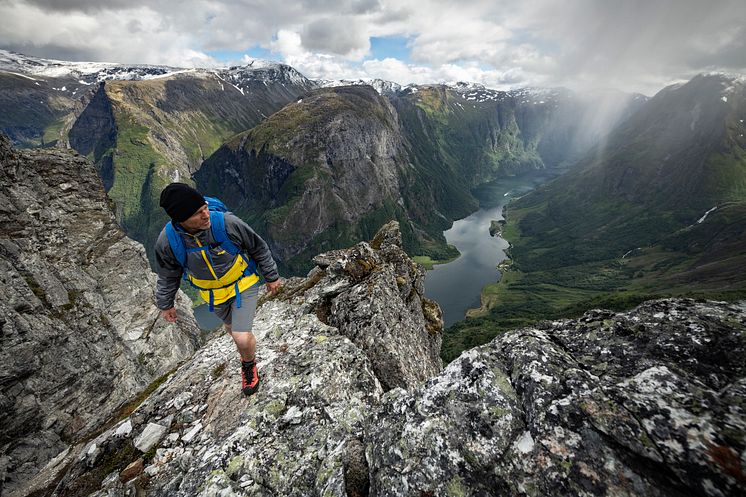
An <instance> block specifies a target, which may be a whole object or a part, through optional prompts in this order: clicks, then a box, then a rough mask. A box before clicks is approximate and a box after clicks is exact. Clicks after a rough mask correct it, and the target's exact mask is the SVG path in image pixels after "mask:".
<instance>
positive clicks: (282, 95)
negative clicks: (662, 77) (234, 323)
mask: <svg viewBox="0 0 746 497" xmlns="http://www.w3.org/2000/svg"><path fill="white" fill-rule="evenodd" d="M0 81H4V82H5V83H2V84H5V87H6V88H7V90H6V91H4V92H3V100H2V101H0V110H2V111H3V113H2V114H3V115H4V116H6V117H5V120H4V121H3V122H0V126H2V130H3V131H4V132H5V133H7V134H8V135H9V136H10V137H11V139H13V140H14V142H15V143H16V144H18V145H21V146H41V145H50V144H54V143H59V144H60V145H62V146H70V147H71V148H73V149H75V150H77V151H78V152H79V153H81V154H82V155H85V156H87V157H88V158H90V159H91V160H92V161H94V163H95V164H96V166H97V168H98V170H99V172H100V174H101V176H102V178H103V180H104V185H105V187H106V188H107V192H108V194H109V196H110V197H111V198H112V200H113V201H114V203H115V205H116V214H117V219H118V221H119V222H120V224H121V225H122V226H123V227H124V229H125V231H126V232H127V233H128V234H129V235H130V236H132V237H133V238H135V239H137V240H139V241H141V242H143V243H144V244H145V245H146V248H149V247H152V243H153V241H154V239H155V236H156V235H157V233H158V231H159V230H160V228H161V227H162V225H163V224H164V222H165V221H166V219H165V215H164V214H163V213H161V211H160V209H158V208H157V199H158V193H159V192H160V190H161V189H162V187H163V186H164V185H165V184H167V183H169V182H171V181H174V180H179V179H180V180H183V181H191V179H190V178H191V176H192V175H194V177H195V180H196V181H198V182H201V183H200V185H206V182H205V179H204V178H205V176H206V175H205V174H204V173H202V174H200V173H199V172H198V171H199V170H200V168H201V167H202V164H203V163H204V164H209V165H210V170H211V171H213V172H215V173H216V174H215V175H216V177H217V176H219V177H223V178H229V174H228V173H227V172H225V173H223V174H220V173H217V169H219V167H218V166H216V164H219V163H220V164H225V161H224V160H223V159H224V157H225V154H226V152H225V150H221V146H222V145H223V144H224V143H225V146H226V147H228V148H231V147H233V149H235V147H236V142H237V140H239V138H236V137H234V136H233V135H235V134H237V133H248V134H249V135H250V136H251V137H252V139H253V142H252V143H251V146H252V147H253V149H256V150H257V151H259V150H261V148H262V146H263V145H264V144H263V143H259V144H257V143H255V142H256V141H257V140H262V139H265V138H266V137H267V136H268V134H271V133H272V132H273V131H275V129H274V128H273V126H275V127H276V125H277V124H278V123H280V124H281V125H282V126H285V127H286V129H285V132H286V133H287V132H290V131H292V127H291V126H294V125H296V124H298V125H300V126H301V127H302V128H303V129H304V134H303V135H302V138H301V139H295V140H294V141H293V143H292V144H290V143H288V144H285V148H283V150H282V151H278V150H274V153H273V154H271V155H273V157H276V158H280V159H282V160H283V161H285V162H287V163H288V164H289V166H292V169H293V170H294V171H295V170H298V171H303V172H309V171H310V170H311V168H312V167H314V166H313V164H316V166H315V167H316V168H318V167H319V166H318V164H319V163H320V161H321V162H323V160H326V158H323V157H307V156H306V155H304V154H306V153H309V152H312V151H310V150H304V148H305V147H306V142H307V143H314V142H315V143H324V141H325V140H328V137H326V136H321V135H319V133H324V132H325V131H324V130H325V128H324V126H320V125H319V126H316V125H311V124H310V121H309V122H305V121H303V119H306V118H309V119H318V120H319V122H321V121H324V122H331V121H333V120H336V121H339V122H338V124H337V125H336V126H337V127H336V129H337V130H339V129H345V130H347V135H346V136H347V138H348V140H347V141H348V142H349V141H350V140H352V141H360V140H363V141H364V140H366V139H367V138H365V137H360V136H359V132H356V130H358V131H361V130H366V129H380V130H384V129H388V130H390V136H389V137H380V138H379V141H380V142H381V143H379V145H380V144H382V143H384V142H386V143H388V141H389V140H394V141H396V142H397V144H396V145H393V146H394V148H395V149H396V150H395V151H393V149H392V151H383V153H379V151H375V150H372V149H370V148H369V147H368V146H354V147H352V148H351V149H350V150H347V151H346V152H345V154H347V155H346V158H345V160H347V161H348V164H347V165H346V166H344V167H342V168H340V167H332V168H331V169H330V170H329V172H331V173H332V174H331V176H329V177H328V178H329V183H328V184H329V185H333V186H334V189H335V191H334V195H327V196H326V197H325V198H324V200H323V201H322V202H321V204H320V206H319V207H320V208H321V209H322V210H323V211H324V214H323V215H322V218H324V219H327V221H322V222H321V224H319V223H318V222H316V223H315V224H317V226H316V227H315V229H314V230H312V231H315V232H314V233H313V235H312V236H310V237H309V236H307V235H308V233H303V234H301V233H298V235H297V236H296V240H290V237H289V235H288V233H287V232H288V230H290V229H291V226H293V225H294V226H301V225H303V226H305V225H307V224H314V223H307V222H306V221H308V219H307V218H304V217H303V216H300V218H293V219H290V220H283V222H284V223H285V227H284V228H282V227H279V228H278V226H277V223H276V221H277V217H278V214H279V215H282V214H283V212H285V211H287V212H293V205H295V204H294V203H293V202H295V200H294V198H295V197H294V196H293V195H285V194H284V193H283V195H285V196H282V195H281V196H280V197H277V198H272V199H271V201H268V197H267V194H269V195H273V194H274V193H272V192H271V191H270V192H269V193H267V192H264V193H261V194H260V195H259V197H260V198H261V199H263V200H262V201H261V202H258V201H257V200H256V199H253V198H252V199H249V198H245V197H241V198H235V197H233V196H232V195H229V197H230V200H231V202H233V203H232V204H231V203H229V206H231V207H233V205H235V206H236V207H235V209H236V210H237V211H239V212H241V213H242V214H245V215H249V216H250V217H251V219H252V220H254V221H256V222H257V229H258V230H259V231H260V233H261V234H263V235H265V236H267V238H268V239H269V241H270V244H271V246H272V248H273V250H274V251H275V252H276V253H278V254H280V262H281V265H282V266H283V267H284V269H285V270H286V271H289V272H291V273H297V272H302V271H303V270H307V269H308V268H309V262H308V259H307V256H308V254H311V253H315V252H317V251H318V250H320V249H326V248H331V247H339V246H344V245H345V244H348V243H349V241H350V240H351V238H350V236H352V237H353V238H354V237H355V236H357V234H360V235H361V236H365V237H369V236H372V234H373V233H374V232H375V229H376V226H374V225H375V224H378V223H379V221H380V220H383V219H385V218H392V217H394V218H397V219H399V220H400V221H401V222H402V226H403V228H402V231H403V233H404V237H405V246H406V247H407V250H409V251H410V252H413V253H417V254H424V255H429V256H431V257H432V258H433V259H436V260H437V259H448V258H450V257H453V256H454V255H455V252H454V251H453V249H452V248H449V247H448V246H447V245H446V244H445V239H444V238H443V236H442V231H443V230H444V229H446V228H447V227H448V226H449V225H450V223H451V222H452V221H453V220H454V219H457V218H459V217H463V216H464V215H466V214H468V213H469V212H471V211H473V210H474V209H475V208H476V206H477V201H476V199H475V198H474V197H473V196H472V195H471V192H470V190H471V188H473V187H474V186H476V185H478V184H480V183H483V182H485V181H489V180H491V179H495V178H497V177H500V176H504V175H514V174H520V173H524V172H526V171H532V170H536V169H544V168H548V169H553V168H561V167H566V166H567V164H568V163H570V162H572V159H573V158H574V157H576V156H578V155H579V154H581V153H582V152H583V151H584V150H585V149H587V148H588V147H589V146H591V145H592V144H593V143H595V142H596V141H597V140H598V138H599V136H600V135H602V134H603V133H602V131H603V130H601V129H600V128H599V127H595V128H593V130H591V129H590V128H588V127H584V126H583V123H584V122H587V121H588V120H589V119H591V117H589V116H592V115H595V112H594V109H598V108H599V107H601V106H604V108H608V109H610V111H609V112H607V113H606V115H605V116H604V118H603V120H604V121H603V123H602V124H603V126H602V127H603V128H604V129H608V128H609V127H610V126H612V125H613V123H614V122H616V121H617V120H618V119H620V118H622V117H624V116H625V115H627V114H628V113H629V112H631V111H632V110H633V109H634V108H636V106H637V105H639V104H640V103H641V102H643V101H644V100H645V98H644V97H642V96H639V95H624V94H609V93H606V94H596V95H576V94H573V93H572V92H569V91H567V90H562V89H556V90H546V89H524V90H516V91H509V92H503V91H495V90H490V89H487V88H484V87H482V86H479V85H473V84H465V83H460V84H455V85H451V86H448V85H426V86H409V87H404V88H402V87H400V86H398V85H395V84H391V83H387V82H381V81H379V82H372V83H373V85H374V87H376V88H377V89H378V90H380V92H381V95H380V96H379V95H376V94H375V93H374V92H368V91H366V90H363V89H362V86H367V85H359V84H354V85H350V84H347V83H349V82H337V83H332V82H328V81H326V82H315V81H310V80H308V79H306V78H304V77H303V76H302V75H300V74H299V73H298V72H297V71H295V70H294V69H292V68H291V67H289V66H285V65H282V64H276V63H267V62H255V63H252V64H249V65H247V66H243V67H233V68H229V69H225V70H184V69H176V68H169V67H159V66H121V65H113V64H90V63H85V64H81V63H65V62H60V61H48V60H43V59H34V58H30V57H25V56H20V55H18V54H13V53H10V52H2V53H0ZM356 83H360V82H356ZM340 86H357V87H359V88H358V90H349V91H347V92H345V91H341V90H340V89H339V87H340ZM354 91H358V92H362V93H360V94H359V95H358V97H356V98H357V100H356V102H357V103H361V102H365V104H364V108H365V109H367V110H370V109H387V110H386V111H385V112H378V113H372V114H370V115H364V113H363V112H351V113H347V114H344V113H341V114H339V115H337V114H336V111H337V109H338V106H341V107H340V108H345V105H348V106H349V101H347V103H346V104H345V98H348V97H349V98H352V97H351V96H350V95H352V92H354ZM314 92H315V93H314ZM309 93H311V94H313V95H320V94H325V95H326V97H325V98H321V97H318V96H312V95H309V98H311V100H310V101H311V102H316V101H318V102H324V105H322V106H321V107H320V108H319V109H315V110H314V111H313V112H308V110H306V111H303V109H309V100H306V103H305V104H304V103H303V102H302V101H301V102H298V100H303V97H304V96H305V95H306V94H309ZM345 95H346V96H345ZM366 100H367V101H366ZM384 100H387V101H388V103H384ZM602 103H603V105H601V104H602ZM286 106H287V107H286ZM296 111H299V112H300V114H298V115H293V118H295V119H300V120H301V121H302V122H300V121H292V122H291V121H287V122H284V123H283V120H287V119H288V118H289V117H290V116H291V114H295V113H296ZM276 112H281V114H278V115H273V114H274V113H276ZM304 112H305V113H304ZM321 114H328V115H326V116H321ZM317 124H318V123H317ZM255 126H259V128H258V129H252V128H254V127H255ZM371 126H372V128H371ZM326 131H328V129H326ZM278 139H279V138H273V140H275V141H276V140H278ZM55 140H59V142H56V141H55ZM326 145H331V144H324V146H326ZM369 145H370V146H373V144H369ZM293 147H295V149H293ZM214 153H217V156H216V157H215V158H213V157H211V156H212V154H214ZM389 153H393V156H392V160H394V162H395V163H396V164H397V167H396V175H395V176H396V178H393V177H391V178H388V179H386V180H385V182H384V184H385V185H388V186H384V187H383V188H379V189H376V188H373V189H372V191H371V192H368V195H367V198H368V204H369V205H365V206H363V205H357V206H356V207H354V209H353V210H354V212H350V213H347V214H344V215H339V214H340V213H341V211H340V209H342V210H344V209H345V208H347V207H351V204H350V203H349V200H350V199H351V198H353V197H355V196H356V195H357V192H356V191H354V189H350V188H349V187H350V185H351V184H352V183H350V181H348V180H345V179H344V178H341V177H339V178H338V177H337V174H338V173H340V172H342V171H349V170H350V166H351V165H354V166H355V167H357V166H358V165H360V166H361V167H362V168H363V169H364V168H365V167H367V168H368V172H367V173H366V172H363V170H362V169H361V172H359V173H357V175H358V177H363V176H366V175H367V174H369V173H370V174H373V175H374V176H375V175H376V174H377V173H376V172H374V171H378V170H381V171H385V170H386V168H387V167H389V166H386V165H383V164H379V163H378V161H379V159H380V158H381V157H384V156H386V154H389ZM221 158H222V159H221ZM306 159H308V163H307V162H305V161H306ZM299 160H300V161H301V162H299ZM381 160H384V161H385V160H387V159H381ZM221 161H222V162H221ZM366 164H367V166H366ZM309 165H310V166H311V168H309V167H308V166H309ZM405 165H406V166H405ZM235 166H236V164H232V165H229V166H226V170H230V168H231V167H233V168H234V169H235ZM390 173H391V171H388V172H387V173H385V174H389V175H390ZM199 178H202V179H199ZM287 178H290V179H291V180H292V181H294V182H298V181H300V183H301V184H300V185H297V187H302V185H303V184H305V181H307V180H310V178H301V177H300V174H299V173H295V174H293V175H289V176H287ZM371 178H372V176H371ZM252 179H253V178H252ZM378 179H380V178H378ZM253 180H254V183H259V184H265V183H272V182H275V183H277V178H276V177H275V178H256V179H253ZM211 181H212V183H211V184H210V185H211V187H212V188H213V190H211V191H213V192H217V191H221V192H222V191H223V189H228V190H230V189H232V188H234V186H235V185H232V184H231V182H230V180H228V182H227V183H223V184H218V183H216V182H215V181H216V180H215V179H214V178H213V179H212V180H211ZM313 181H317V180H313ZM393 184H398V186H397V187H396V188H393V189H392V187H391V185H393ZM279 186H280V185H279V184H277V185H276V187H279ZM290 189H292V188H290ZM342 190H343V191H342ZM395 190H396V192H395ZM277 191H278V192H279V190H277ZM340 199H346V200H340ZM364 208H368V209H369V210H370V211H371V212H370V213H368V215H366V216H362V215H361V209H364ZM278 209H285V211H283V210H279V211H278ZM329 219H334V220H335V223H330V222H328V220H329ZM278 230H279V231H278ZM281 231H282V232H283V233H280V232H281ZM275 238H276V239H275ZM304 261H305V262H304Z"/></svg>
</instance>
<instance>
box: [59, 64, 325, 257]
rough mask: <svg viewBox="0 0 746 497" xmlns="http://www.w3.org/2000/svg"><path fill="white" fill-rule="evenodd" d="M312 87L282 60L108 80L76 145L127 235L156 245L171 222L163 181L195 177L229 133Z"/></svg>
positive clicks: (76, 131)
mask: <svg viewBox="0 0 746 497" xmlns="http://www.w3.org/2000/svg"><path fill="white" fill-rule="evenodd" d="M312 86H313V85H312V83H311V82H310V81H309V80H307V79H305V78H304V77H303V76H301V75H300V74H299V73H297V71H295V70H293V69H291V68H290V67H287V66H279V65H278V66H277V67H274V66H273V67H269V68H250V67H244V68H231V69H226V70H219V71H189V72H185V73H179V74H171V75H168V76H164V77H160V78H155V79H148V80H121V81H106V82H105V83H101V84H100V85H99V86H98V89H97V90H96V93H95V95H94V96H93V98H92V99H91V101H90V103H88V105H86V107H85V109H84V110H83V111H82V112H81V113H80V115H79V116H78V117H77V119H76V120H75V123H74V125H73V126H72V128H71V129H70V133H69V140H70V145H71V146H72V147H73V148H74V149H75V150H77V151H78V152H80V153H81V154H83V155H86V156H87V157H88V158H90V159H91V160H92V161H93V162H94V163H95V164H96V167H97V168H98V170H99V173H100V175H101V177H102V179H103V180H104V186H105V187H106V191H107V192H108V194H109V196H110V197H111V198H112V200H114V202H115V204H116V217H117V221H119V223H120V224H121V225H122V227H123V228H124V230H125V232H126V233H127V235H128V236H130V237H131V238H134V239H136V240H138V241H140V242H142V243H144V244H145V246H146V247H147V248H148V249H150V248H151V247H152V245H153V243H154V242H155V239H156V238H157V236H158V233H159V232H160V230H161V228H162V227H163V225H164V224H165V223H166V221H167V218H166V216H165V214H164V213H163V212H162V211H161V210H160V209H159V208H158V198H159V194H160V191H161V190H162V189H163V187H164V186H165V185H167V184H168V183H170V182H172V181H187V182H189V181H190V176H191V174H192V173H193V172H194V171H196V170H197V169H198V168H199V167H200V165H201V163H202V161H203V160H204V158H205V157H207V156H209V155H210V154H212V153H213V152H214V151H215V150H216V149H217V148H218V147H219V146H220V144H221V143H222V142H223V141H224V140H225V139H227V138H228V137H230V136H232V135H233V134H235V133H237V132H239V131H243V130H245V129H247V128H250V127H252V126H255V125H256V124H257V123H259V122H260V121H261V120H262V119H263V118H264V117H266V116H267V115H270V114H272V113H273V112H275V111H277V110H278V109H280V108H281V107H282V106H284V105H285V104H287V103H288V102H290V101H292V100H293V99H295V98H296V97H297V96H298V95H299V94H302V93H305V92H306V91H307V90H308V89H310V88H311V87H312Z"/></svg>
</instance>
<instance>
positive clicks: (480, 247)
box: [425, 178, 541, 327]
mask: <svg viewBox="0 0 746 497" xmlns="http://www.w3.org/2000/svg"><path fill="white" fill-rule="evenodd" d="M539 182H541V179H536V178H534V179H527V180H522V181H519V180H506V181H503V182H497V183H493V184H492V185H490V187H489V189H488V190H485V191H483V192H481V194H480V200H481V202H482V205H488V206H489V207H485V208H482V209H480V210H478V211H477V212H475V213H473V214H472V215H470V216H469V217H467V218H464V219H460V220H458V221H456V222H454V223H453V226H452V227H451V229H449V230H448V231H444V232H443V234H444V235H445V237H446V240H447V241H448V243H449V244H451V245H453V246H455V247H456V248H457V249H458V251H459V252H461V256H460V257H459V258H458V259H456V260H454V261H451V262H449V263H447V264H440V265H437V266H435V267H434V268H433V269H432V270H430V271H428V272H427V274H426V276H425V296H427V297H428V298H430V299H433V300H435V301H436V302H438V304H440V307H441V309H443V320H444V322H445V325H446V327H448V326H451V325H452V324H453V323H455V322H457V321H461V320H462V319H464V317H465V315H466V311H467V310H468V309H471V308H476V307H479V305H480V299H479V296H480V293H481V291H482V287H484V286H485V285H487V284H490V283H495V282H497V281H499V280H500V276H501V275H500V271H498V269H497V265H498V264H499V263H500V262H502V261H504V260H505V259H506V258H507V257H506V255H505V252H504V250H505V249H507V248H508V242H507V241H505V240H504V239H502V238H500V237H499V236H491V235H490V224H491V222H492V220H493V219H494V220H500V219H503V215H502V209H503V206H504V205H506V204H507V203H508V202H510V200H511V199H512V198H513V197H518V196H520V195H523V194H524V193H526V192H527V191H530V190H531V189H533V187H534V186H535V185H536V184H537V183H539Z"/></svg>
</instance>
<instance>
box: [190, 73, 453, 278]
mask: <svg viewBox="0 0 746 497" xmlns="http://www.w3.org/2000/svg"><path fill="white" fill-rule="evenodd" d="M194 178H195V181H196V182H197V186H198V187H199V188H201V189H202V190H203V191H205V192H207V193H210V194H216V195H219V196H220V197H221V198H222V199H223V200H225V201H226V202H227V203H228V205H230V207H231V209H233V210H234V211H236V212H237V213H239V214H240V215H242V216H244V217H245V218H246V219H247V220H249V221H250V222H251V224H252V225H253V226H254V227H255V228H256V229H258V230H259V231H261V232H262V233H264V234H266V235H267V237H268V239H269V240H270V243H271V245H272V249H273V253H275V254H276V255H277V256H278V257H279V259H280V260H281V261H282V262H283V263H284V265H285V267H286V268H289V269H290V270H291V271H303V272H305V271H307V270H308V269H309V262H310V259H311V257H312V256H313V253H315V252H318V251H319V250H324V249H331V248H336V247H339V246H344V245H347V244H349V243H351V242H352V241H353V240H355V239H359V238H360V237H366V238H369V237H371V236H372V235H373V234H374V233H375V229H376V228H377V227H378V226H380V224H381V223H382V222H385V221H387V220H389V219H392V218H393V219H398V220H400V222H401V224H402V232H403V234H404V239H405V246H407V247H408V248H412V247H419V246H421V245H422V244H423V243H427V241H428V237H429V236H432V237H435V236H437V235H440V230H442V229H443V225H444V223H443V222H442V218H443V217H444V216H443V215H440V216H438V214H437V211H438V207H439V206H438V205H437V203H436V202H435V201H434V199H433V198H432V196H431V193H430V191H429V190H428V188H427V186H426V185H425V184H424V183H423V182H422V179H421V178H420V177H418V176H417V174H416V171H415V170H414V169H413V166H412V165H411V164H410V163H409V161H408V156H407V153H406V146H405V143H404V141H403V139H402V136H401V133H400V127H399V122H398V120H397V115H396V112H395V111H394V109H393V108H392V107H391V105H390V104H389V102H388V100H387V99H386V98H384V97H382V96H380V95H379V94H377V93H376V92H375V91H374V90H373V88H371V87H369V86H350V87H337V88H329V89H323V90H317V91H315V92H313V93H310V94H308V95H306V96H305V97H304V98H303V99H301V100H299V101H298V102H296V103H293V104H290V105H288V106H287V107H285V108H284V109H282V110H281V111H280V112H277V113H276V114H274V115H272V116H270V117H269V118H268V119H267V120H266V121H264V122H262V123H261V124H260V125H259V126H257V127H255V128H253V129H251V130H249V131H248V132H246V133H242V134H240V135H237V136H235V137H234V138H232V139H231V140H230V141H229V142H228V143H226V145H224V146H223V147H221V149H220V150H218V151H217V152H216V153H215V154H214V155H213V156H212V157H210V158H209V159H208V160H206V161H205V162H204V164H203V166H202V168H201V169H200V170H199V171H198V172H197V173H196V174H195V175H194ZM418 193H419V194H418ZM433 219H435V221H433ZM433 225H435V226H436V227H435V229H431V230H430V231H431V232H432V233H434V234H432V235H428V233H427V232H426V231H425V230H426V229H427V228H428V227H430V226H433ZM415 231H417V233H415ZM441 236H442V235H441Z"/></svg>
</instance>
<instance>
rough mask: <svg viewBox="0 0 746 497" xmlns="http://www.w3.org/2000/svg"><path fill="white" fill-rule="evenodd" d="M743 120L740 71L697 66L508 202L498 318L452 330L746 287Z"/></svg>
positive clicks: (496, 296) (730, 293)
mask: <svg viewBox="0 0 746 497" xmlns="http://www.w3.org/2000/svg"><path fill="white" fill-rule="evenodd" d="M745 119H746V84H744V80H743V79H739V78H732V77H727V76H723V75H708V76H704V75H703V76H698V77H695V78H694V79H692V80H691V81H690V82H688V83H686V84H684V85H678V86H674V87H669V88H666V89H664V90H662V91H661V92H659V93H658V94H657V95H656V96H655V97H654V98H652V99H651V100H650V101H649V102H648V103H647V104H645V105H644V106H643V107H642V108H641V109H640V110H639V111H638V112H637V113H635V114H634V115H632V116H631V117H630V118H629V119H628V120H626V121H625V122H623V123H622V124H621V125H620V126H619V127H618V128H617V129H616V130H615V131H614V133H612V135H610V136H609V139H608V141H607V142H606V144H605V146H599V147H597V148H596V149H594V150H592V151H591V153H589V154H588V156H587V157H586V158H585V160H584V161H583V162H582V163H581V164H580V165H579V167H578V168H576V169H574V170H573V171H571V172H569V173H567V174H566V175H564V176H563V177H560V178H558V179H556V180H555V181H553V182H551V183H549V184H547V185H545V186H543V187H542V188H539V189H538V190H537V191H536V192H533V193H531V194H529V195H527V196H525V197H523V198H521V199H520V200H518V201H516V202H515V203H514V204H511V205H510V207H509V209H508V226H507V228H506V230H505V231H504V234H505V236H506V237H507V238H508V239H509V241H510V242H511V243H512V247H511V255H512V257H513V260H514V262H513V266H512V269H511V270H510V271H509V272H508V273H506V274H505V275H504V278H503V280H502V281H501V283H499V284H498V285H496V286H495V287H494V288H492V289H490V290H488V292H487V294H488V295H487V296H486V298H485V299H484V300H485V307H489V306H492V305H494V306H495V307H494V308H493V310H492V316H493V317H494V319H496V320H497V322H498V323H502V324H501V325H499V326H497V325H496V324H495V320H494V319H492V318H489V319H486V320H485V321H484V322H474V323H472V324H465V325H463V326H462V327H461V328H460V329H459V330H457V334H460V335H461V336H462V338H463V337H465V336H466V335H469V334H481V335H482V337H481V339H479V340H476V341H477V342H479V341H483V340H484V339H487V338H489V336H492V335H494V332H495V331H496V330H497V329H499V328H500V326H513V325H516V324H519V323H522V322H525V321H526V320H530V319H537V318H541V317H556V316H560V315H566V313H567V312H569V311H573V312H577V311H578V310H582V309H584V308H588V307H589V306H592V305H619V306H627V305H630V304H633V303H635V302H639V301H640V300H641V299H644V298H645V297H646V296H650V295H654V294H666V295H702V296H715V297H730V298H732V297H734V296H742V295H744V292H746V278H744V276H743V275H744V274H746V273H744V272H743V271H740V270H739V269H740V268H743V267H744V263H745V262H746V255H745V254H744V250H743V249H744V245H745V244H746V231H745V230H744V229H743V227H744V225H745V224H746V218H745V217H744V214H746V151H745V149H746V138H744V134H746V125H744V120H745ZM594 299H595V300H594ZM480 327H482V329H483V330H482V331H480V329H479V328H480ZM484 330H489V331H484ZM451 337H452V338H455V337H454V335H451ZM463 339H465V340H466V338H463ZM459 340H460V339H459ZM468 340H469V343H471V339H468ZM464 345H466V343H464ZM459 349H460V347H455V348H454V350H453V352H452V353H454V354H455V353H456V352H457V351H458V350H459Z"/></svg>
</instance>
